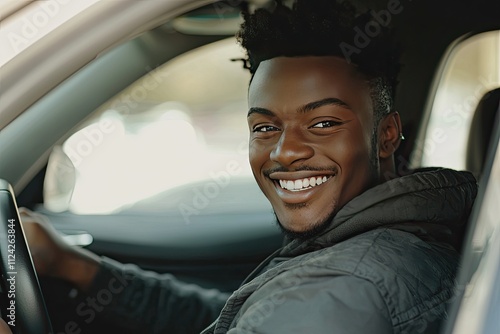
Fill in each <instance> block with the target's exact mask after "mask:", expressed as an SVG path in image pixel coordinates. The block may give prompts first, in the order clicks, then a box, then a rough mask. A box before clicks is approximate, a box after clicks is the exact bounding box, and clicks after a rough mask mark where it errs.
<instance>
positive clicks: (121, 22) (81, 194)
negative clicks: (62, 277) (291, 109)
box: [0, 0, 500, 333]
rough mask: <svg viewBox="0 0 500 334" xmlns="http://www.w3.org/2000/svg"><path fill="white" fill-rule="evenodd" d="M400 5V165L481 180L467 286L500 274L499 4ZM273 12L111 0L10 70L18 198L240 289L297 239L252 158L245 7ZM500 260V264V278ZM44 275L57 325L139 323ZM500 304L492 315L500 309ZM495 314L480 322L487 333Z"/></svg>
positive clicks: (107, 240)
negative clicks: (286, 235)
mask: <svg viewBox="0 0 500 334" xmlns="http://www.w3.org/2000/svg"><path fill="white" fill-rule="evenodd" d="M391 1H392V0H391ZM355 2H356V3H357V4H358V5H359V6H360V7H361V8H366V9H373V10H375V11H381V10H384V9H387V6H388V1H386V0H357V1H355ZM397 3H398V4H399V8H400V9H401V10H400V11H399V12H398V13H397V14H393V15H392V16H391V18H390V21H391V22H390V23H391V24H392V25H393V26H394V29H395V34H396V40H397V42H398V43H400V44H401V47H402V49H403V53H402V59H401V63H402V70H401V73H400V77H399V86H398V90H397V97H396V109H397V110H398V112H399V113H400V115H401V119H402V122H403V133H404V137H405V140H404V141H403V142H402V145H401V146H400V148H399V150H398V152H397V153H396V157H397V159H396V162H397V164H398V167H397V170H398V172H399V174H401V175H404V174H405V173H408V172H410V170H412V169H414V168H420V167H429V166H438V165H439V166H444V167H450V168H456V169H464V170H469V171H471V172H473V173H474V175H475V176H476V177H477V178H478V182H479V185H480V195H479V196H478V199H477V203H476V207H475V209H474V212H473V215H472V216H471V223H470V226H469V227H468V234H467V239H466V240H465V246H464V254H465V255H464V258H463V266H462V267H463V268H465V269H464V272H461V273H460V274H459V280H458V282H459V283H457V284H460V286H462V287H463V286H467V285H468V284H469V283H470V282H471V280H472V277H476V276H475V273H476V271H477V268H481V267H482V265H484V264H483V263H486V262H485V261H486V260H485V259H487V260H488V261H492V262H491V263H493V264H491V266H493V265H494V266H496V267H495V268H497V269H498V268H500V267H499V261H498V256H497V257H495V255H494V254H495V250H496V249H497V248H498V247H496V246H492V244H491V243H492V242H494V240H498V234H499V233H500V232H499V230H500V226H499V224H498V222H496V223H494V222H492V223H491V224H490V225H488V227H487V228H486V229H487V230H488V231H489V233H486V234H484V235H482V237H483V238H484V240H489V241H484V243H479V244H477V243H476V244H474V240H476V241H477V240H479V239H478V237H477V234H474V231H475V230H476V229H477V228H478V226H482V225H480V224H479V225H478V223H476V222H475V221H477V220H478V219H480V218H481V217H483V216H481V214H482V213H481V212H482V211H481V210H483V211H484V210H494V209H493V206H494V203H495V201H497V203H498V200H499V199H500V184H499V182H500V176H499V172H500V161H499V160H500V153H499V151H498V142H499V137H500V126H499V122H500V121H499V120H500V115H499V110H500V105H499V104H500V19H499V15H498V13H500V2H498V1H494V0H479V1H476V2H474V3H472V2H457V1H452V0H443V1H439V2H433V1H411V0H408V1H406V0H401V1H397ZM271 5H272V1H267V0H249V1H242V0H237V1H233V0H229V1H208V0H204V1H200V0H197V1H195V0H191V1H180V0H179V1H171V2H168V1H165V2H164V3H162V4H160V2H155V1H151V2H144V1H138V2H136V1H122V2H121V4H119V3H118V2H107V3H106V1H101V2H100V3H97V4H95V5H94V6H91V7H89V8H87V9H86V10H83V11H82V12H81V13H80V14H79V15H78V16H76V17H75V18H73V19H72V20H68V21H67V22H65V23H63V24H61V26H59V27H58V28H56V29H55V30H54V31H53V32H52V33H50V34H48V35H46V36H45V37H43V38H41V39H40V40H39V41H38V42H37V43H34V44H33V45H31V46H30V47H28V48H26V49H25V50H24V51H23V52H20V53H19V54H18V55H17V56H16V57H15V58H12V59H10V60H9V61H7V62H6V63H5V64H3V65H2V67H0V77H1V81H2V83H1V85H0V94H1V95H0V101H1V103H0V157H1V158H0V179H4V180H6V181H7V182H8V183H9V184H10V185H12V189H13V190H12V191H13V193H15V194H16V199H15V200H16V202H17V206H18V207H27V208H29V209H31V210H34V211H37V212H40V213H43V214H44V215H46V216H47V217H48V219H49V220H50V222H51V223H52V224H53V226H54V227H55V228H56V229H57V230H58V231H59V232H61V234H62V235H64V237H65V238H66V240H67V241H68V242H70V243H72V244H75V245H80V246H83V247H86V248H87V249H89V250H91V251H92V252H95V253H96V254H99V255H102V256H106V257H110V258H113V259H116V260H118V261H120V262H124V263H135V264H137V265H139V266H140V267H141V268H144V269H146V270H153V271H156V272H160V273H172V274H174V275H175V276H176V277H178V278H179V279H181V280H184V281H187V282H192V283H195V284H198V285H201V286H204V287H210V288H217V289H220V290H222V291H228V292H230V291H233V290H234V289H236V288H237V287H238V286H239V284H240V283H241V282H242V281H243V280H244V278H245V277H246V276H247V275H248V274H249V273H250V272H251V271H252V270H253V269H254V268H255V267H256V266H257V265H258V264H259V263H260V262H261V261H262V260H263V259H265V258H266V257H267V256H268V255H269V254H271V253H272V252H273V251H274V250H276V249H277V248H279V247H280V245H281V243H282V241H283V237H282V236H281V232H280V230H279V228H278V227H277V226H276V224H275V223H274V221H275V217H274V213H273V211H272V208H271V207H270V205H269V203H268V202H267V200H266V198H265V197H264V196H263V195H262V194H261V193H260V190H259V188H258V186H257V185H256V184H255V181H254V180H253V177H252V175H251V172H250V170H249V168H248V165H247V162H246V154H247V148H246V146H247V141H246V137H247V136H248V130H247V129H246V120H245V116H246V110H245V108H246V105H245V102H246V101H245V99H246V96H245V94H246V89H247V87H248V79H249V74H248V73H247V71H246V70H245V69H244V68H243V66H242V65H243V64H242V61H241V59H242V58H243V57H244V54H243V53H242V50H241V49H240V48H239V47H238V45H237V44H236V40H235V38H234V34H235V32H236V31H237V30H238V27H239V25H240V24H241V22H242V21H241V16H240V12H241V9H242V8H243V7H244V6H250V7H251V8H254V7H255V8H256V7H261V6H271ZM27 6H28V7H29V6H30V5H27ZM61 6H63V5H62V4H61ZM19 10H23V9H19ZM61 10H62V9H61ZM488 43H489V44H488ZM460 55H464V56H462V58H460V57H461V56H460ZM212 59H215V60H212ZM454 71H455V72H454ZM450 78H451V79H450ZM447 85H448V86H447ZM108 129H109V131H108ZM146 151H147V152H146ZM186 152H188V153H186ZM113 154H116V155H113ZM4 188H5V189H7V188H8V187H7V186H5V187H4ZM485 198H487V199H488V200H487V201H484V203H483V200H485ZM488 203H489V207H488V206H487V205H488ZM481 204H483V205H481ZM483 220H484V219H483ZM488 221H491V218H489V220H488ZM474 235H475V236H476V237H473V236H474ZM474 238H475V239H474ZM488 238H490V239H488ZM495 238H497V239H495ZM488 245H490V246H489V248H488ZM495 247H496V248H495ZM470 254H475V255H474V256H472V255H470ZM492 254H493V255H492ZM498 254H500V252H498ZM483 260H484V261H483ZM495 260H496V264H495ZM488 263H489V262H488ZM492 268H493V267H492ZM499 270H500V269H499ZM499 270H497V271H495V270H494V268H493V269H491V270H490V271H487V273H488V275H492V276H491V277H497V278H498V277H500V274H499V272H500V271H499ZM495 275H496V276H495ZM38 279H39V281H40V285H41V289H42V293H43V297H44V300H45V304H46V306H47V310H48V314H49V317H50V320H51V322H52V326H53V328H54V331H55V332H56V333H59V332H61V333H66V329H65V326H66V325H67V323H68V321H77V322H78V324H79V328H80V329H81V330H82V332H81V333H109V332H120V333H127V329H126V328H120V324H113V323H107V322H106V320H105V319H99V318H97V321H94V322H91V323H89V324H88V323H86V322H85V321H82V319H81V317H80V316H79V315H78V314H76V313H75V309H76V306H77V305H78V304H79V303H80V302H81V300H83V298H85V296H84V294H82V293H80V292H79V291H78V290H76V289H75V288H74V287H73V286H71V285H70V284H68V283H66V282H63V281H59V280H56V279H51V278H46V277H39V278H38ZM479 282H480V280H479ZM485 286H486V285H485ZM492 289H493V288H492ZM495 291H496V293H497V295H496V296H497V297H498V296H499V291H500V288H499V286H498V284H497V286H496V290H491V291H490V292H491V293H495ZM463 295H465V293H463V294H462V295H461V296H463ZM498 299H500V298H497V301H496V304H494V302H493V299H492V301H491V302H490V304H489V305H490V311H487V310H483V315H484V317H486V315H485V314H489V313H488V312H490V313H491V312H495V311H494V310H497V311H498V310H499V309H500V305H499V302H498ZM483 302H484V301H483ZM460 305H462V304H461V302H460V300H455V301H453V303H452V304H451V305H450V310H451V311H450V320H449V322H448V323H447V326H446V328H443V333H445V332H446V333H451V332H459V331H457V329H456V327H455V326H454V324H455V320H456V319H460V315H461V314H462V313H461V312H463V310H462V309H460ZM469 309H470V310H474V307H473V306H469ZM476 309H478V308H477V307H476ZM491 314H494V313H491ZM486 319H491V318H486ZM488 321H491V320H485V323H486V324H483V323H482V324H478V325H477V326H478V327H475V329H478V328H482V329H484V331H483V332H484V333H487V332H488V330H491V328H494V326H495V324H494V323H491V322H490V323H488ZM457 323H460V322H459V320H457ZM488 324H489V325H488ZM461 326H462V327H461V328H462V331H463V333H466V332H467V333H471V332H476V331H471V330H470V328H468V327H466V325H461ZM471 326H472V325H471ZM480 326H482V327H480ZM492 326H493V327H492ZM497 328H498V327H497ZM466 330H467V331H466ZM477 332H478V333H479V331H477ZM490 332H491V333H493V331H490ZM490 332H488V333H490Z"/></svg>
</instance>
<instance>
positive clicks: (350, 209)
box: [280, 168, 477, 257]
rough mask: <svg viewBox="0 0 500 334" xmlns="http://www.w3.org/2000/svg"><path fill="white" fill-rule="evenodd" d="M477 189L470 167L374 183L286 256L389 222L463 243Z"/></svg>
mask: <svg viewBox="0 0 500 334" xmlns="http://www.w3.org/2000/svg"><path fill="white" fill-rule="evenodd" d="M476 194H477V181H476V179H475V178H474V176H473V175H472V174H471V173H469V172H458V171H455V170H451V169H444V168H426V169H420V170H417V171H415V172H413V173H412V174H409V175H405V176H401V177H398V178H395V179H392V180H389V181H387V182H385V183H382V184H380V185H377V186H375V187H373V188H370V189H368V190H367V191H365V192H364V193H362V194H361V195H359V196H357V197H355V198H353V199H352V200H351V201H350V202H349V203H347V204H346V205H345V206H344V207H342V208H341V209H340V210H339V212H338V213H337V214H336V215H335V217H334V218H333V219H332V220H331V222H330V224H329V225H328V227H327V228H326V229H325V230H324V231H322V232H321V234H319V235H317V236H315V237H313V238H311V239H308V240H305V241H304V240H298V239H294V240H289V241H288V243H287V244H286V245H285V246H284V247H283V249H282V250H281V252H280V256H286V257H288V256H297V255H300V254H304V253H308V252H311V251H315V250H318V249H321V248H325V247H329V246H332V245H334V244H336V243H338V242H341V241H343V240H346V239H348V238H350V237H352V236H354V235H357V234H360V233H363V232H366V231H369V230H372V229H375V228H379V227H388V228H394V229H400V230H404V231H407V232H411V233H413V234H416V235H417V236H419V237H421V238H422V239H426V240H428V241H430V242H440V243H446V244H448V245H450V246H452V247H454V248H456V249H459V248H460V246H461V243H462V240H463V235H464V231H465V225H466V222H467V220H468V217H469V214H470V211H471V209H472V205H473V203H474V199H475V197H476Z"/></svg>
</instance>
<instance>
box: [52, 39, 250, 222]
mask: <svg viewBox="0 0 500 334" xmlns="http://www.w3.org/2000/svg"><path fill="white" fill-rule="evenodd" d="M243 57H244V54H243V50H242V49H241V48H240V47H239V46H238V45H237V43H236V41H235V39H234V38H230V39H226V40H223V41H219V42H216V43H212V44H210V45H207V46H204V47H201V48H198V49H196V50H193V51H191V52H189V53H186V54H184V55H182V56H179V57H177V58H175V59H173V60H172V61H170V62H168V63H166V64H165V65H163V66H161V67H159V68H158V69H154V70H151V71H150V72H149V73H148V74H147V75H145V76H144V77H143V78H141V79H140V80H138V81H137V82H135V83H134V84H132V85H131V86H129V87H128V88H127V89H125V90H124V91H123V92H122V93H120V94H119V95H118V96H116V97H114V98H113V99H112V100H110V101H109V102H108V103H106V104H105V105H103V106H102V107H101V108H100V109H99V110H97V111H96V113H95V116H94V117H93V118H92V119H91V120H90V121H89V122H87V124H86V125H85V126H84V127H83V128H81V129H80V130H78V131H77V132H75V133H74V134H73V135H72V136H71V137H70V138H69V139H67V140H66V141H65V142H64V144H63V145H62V146H61V147H58V148H55V149H54V151H53V152H52V155H51V157H50V159H49V165H48V168H47V175H46V179H45V194H44V195H45V206H46V207H47V208H48V209H49V210H52V211H64V210H70V211H72V212H74V213H79V214H97V213H110V212H117V211H119V210H122V209H124V208H127V207H129V206H130V205H132V204H134V203H137V202H139V201H147V200H148V198H152V197H153V196H154V195H157V194H159V193H162V192H165V191H167V190H169V189H172V188H175V187H179V186H181V185H185V184H190V183H194V182H199V181H201V180H214V182H215V181H221V178H225V177H226V176H228V177H231V178H244V177H248V178H250V177H251V170H250V167H249V164H248V155H247V154H248V149H247V147H248V129H247V125H246V109H247V102H246V93H247V88H248V82H249V79H250V74H249V73H248V71H247V70H245V69H243V66H242V62H241V61H231V59H235V58H236V59H238V58H239V59H241V58H243ZM215 184H219V185H220V184H221V183H220V182H219V183H217V182H215ZM220 186H223V185H220Z"/></svg>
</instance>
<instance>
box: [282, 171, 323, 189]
mask: <svg viewBox="0 0 500 334" xmlns="http://www.w3.org/2000/svg"><path fill="white" fill-rule="evenodd" d="M330 178H331V176H326V175H324V176H313V177H307V178H303V179H298V180H279V181H278V182H279V185H280V187H281V188H283V189H285V190H289V191H304V190H308V189H312V188H314V187H317V186H320V185H322V184H323V183H325V182H327V181H328V180H329V179H330Z"/></svg>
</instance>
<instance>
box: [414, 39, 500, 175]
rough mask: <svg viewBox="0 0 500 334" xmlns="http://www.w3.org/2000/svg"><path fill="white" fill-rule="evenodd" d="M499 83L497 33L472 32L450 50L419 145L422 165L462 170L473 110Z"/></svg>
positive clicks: (499, 54)
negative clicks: (469, 36) (425, 130)
mask: <svg viewBox="0 0 500 334" xmlns="http://www.w3.org/2000/svg"><path fill="white" fill-rule="evenodd" d="M499 86H500V32H498V31H494V32H488V33H483V34H479V35H475V36H473V37H471V38H469V39H467V40H465V41H463V42H462V43H460V44H459V45H457V46H456V47H455V48H454V50H453V51H452V53H451V55H450V57H449V59H448V61H447V63H446V65H445V67H444V71H443V73H442V76H441V78H440V80H439V85H438V89H437V90H436V95H435V99H434V103H433V106H432V111H431V115H430V119H429V124H428V127H427V132H426V135H425V141H424V144H423V145H422V147H420V151H421V152H420V153H423V154H422V165H423V166H443V167H450V168H454V169H459V170H462V169H465V159H466V147H467V139H468V134H469V128H470V123H471V119H472V116H473V113H474V110H475V108H476V106H477V104H478V102H479V100H480V99H481V98H482V97H483V95H484V94H485V93H487V92H488V91H490V90H492V89H494V88H497V87H499Z"/></svg>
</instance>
